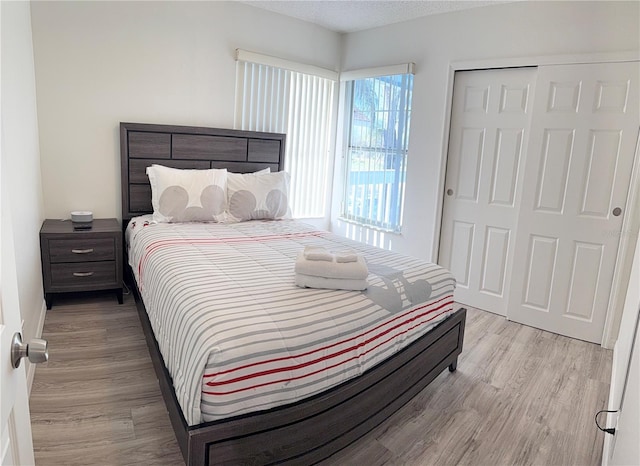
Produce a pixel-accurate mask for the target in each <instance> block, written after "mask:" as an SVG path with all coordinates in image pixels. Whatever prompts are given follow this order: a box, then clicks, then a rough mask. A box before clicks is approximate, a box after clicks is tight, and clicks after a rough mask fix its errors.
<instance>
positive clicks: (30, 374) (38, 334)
mask: <svg viewBox="0 0 640 466" xmlns="http://www.w3.org/2000/svg"><path fill="white" fill-rule="evenodd" d="M46 316H47V305H46V303H45V302H44V300H42V306H41V307H40V312H39V314H38V319H37V324H36V329H35V330H36V331H35V335H34V337H35V338H42V330H43V329H44V319H45V317H46ZM26 366H27V367H26V369H27V390H28V391H29V395H31V386H32V385H33V379H34V377H35V376H36V365H35V364H31V363H30V362H29V361H26Z"/></svg>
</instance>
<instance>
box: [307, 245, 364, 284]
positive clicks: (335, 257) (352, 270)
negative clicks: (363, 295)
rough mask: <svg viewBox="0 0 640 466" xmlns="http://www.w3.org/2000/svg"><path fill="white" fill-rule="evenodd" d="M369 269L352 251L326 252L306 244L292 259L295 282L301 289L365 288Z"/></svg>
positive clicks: (362, 259)
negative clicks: (294, 259) (294, 265)
mask: <svg viewBox="0 0 640 466" xmlns="http://www.w3.org/2000/svg"><path fill="white" fill-rule="evenodd" d="M368 275H369V270H368V269H367V263H366V262H365V260H364V258H363V257H362V256H361V255H359V254H357V253H356V252H355V251H337V252H330V251H327V249H325V248H322V247H315V246H307V247H306V248H305V249H304V251H301V252H300V253H299V254H298V258H297V259H296V285H298V286H301V287H303V288H327V289H332V290H359V291H360V290H365V289H366V288H367V276H368Z"/></svg>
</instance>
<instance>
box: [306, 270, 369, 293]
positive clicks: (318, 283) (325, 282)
mask: <svg viewBox="0 0 640 466" xmlns="http://www.w3.org/2000/svg"><path fill="white" fill-rule="evenodd" d="M367 284H368V283H367V280H366V279H364V280H352V279H344V278H325V277H314V276H311V275H305V274H302V273H296V285H298V286H299V287H302V288H321V289H327V290H351V291H362V290H366V289H367Z"/></svg>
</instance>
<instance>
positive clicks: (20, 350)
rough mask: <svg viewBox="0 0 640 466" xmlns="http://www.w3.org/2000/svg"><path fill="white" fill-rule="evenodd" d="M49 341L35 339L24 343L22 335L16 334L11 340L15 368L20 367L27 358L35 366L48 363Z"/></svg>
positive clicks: (12, 361)
mask: <svg viewBox="0 0 640 466" xmlns="http://www.w3.org/2000/svg"><path fill="white" fill-rule="evenodd" d="M47 346H48V343H47V340H41V339H39V338H34V339H33V340H31V341H30V342H29V343H23V342H22V335H21V334H20V332H16V333H15V334H14V335H13V339H12V340H11V363H12V364H13V367H14V368H16V369H17V368H18V367H19V366H20V361H21V360H22V358H24V357H27V358H29V361H31V362H32V363H34V364H38V363H40V362H47V361H48V360H49V349H48V348H47Z"/></svg>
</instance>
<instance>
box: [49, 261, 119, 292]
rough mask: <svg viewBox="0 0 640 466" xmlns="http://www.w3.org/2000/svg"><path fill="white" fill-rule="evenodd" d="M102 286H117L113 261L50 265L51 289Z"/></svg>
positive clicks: (78, 288)
mask: <svg viewBox="0 0 640 466" xmlns="http://www.w3.org/2000/svg"><path fill="white" fill-rule="evenodd" d="M103 285H104V286H109V285H110V286H112V287H114V288H115V287H117V286H119V283H118V277H117V274H116V262H115V261H104V262H84V263H81V264H78V263H60V264H51V286H52V287H56V288H69V289H70V290H71V289H74V290H76V289H77V290H80V289H91V288H96V287H100V286H103Z"/></svg>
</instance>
